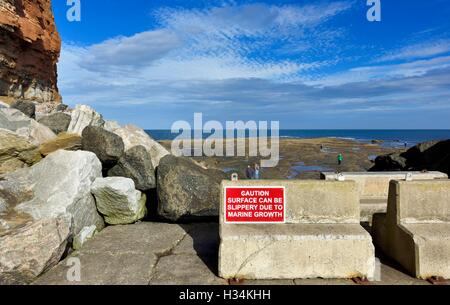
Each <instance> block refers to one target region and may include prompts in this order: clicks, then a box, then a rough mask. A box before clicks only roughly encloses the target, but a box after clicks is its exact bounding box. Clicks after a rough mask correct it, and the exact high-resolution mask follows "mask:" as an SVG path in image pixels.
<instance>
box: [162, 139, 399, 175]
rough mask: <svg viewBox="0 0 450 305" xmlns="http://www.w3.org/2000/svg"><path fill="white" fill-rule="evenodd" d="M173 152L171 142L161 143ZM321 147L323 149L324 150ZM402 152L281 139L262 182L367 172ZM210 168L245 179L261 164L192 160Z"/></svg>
mask: <svg viewBox="0 0 450 305" xmlns="http://www.w3.org/2000/svg"><path fill="white" fill-rule="evenodd" d="M160 143H161V144H162V145H163V146H165V147H166V148H168V149H169V150H170V149H171V141H160ZM321 146H322V149H321ZM398 151H402V150H401V149H396V148H387V147H383V146H382V145H380V144H367V143H361V142H357V141H352V140H345V139H336V138H315V139H287V138H283V139H280V162H279V164H278V165H277V166H276V167H274V168H264V169H263V170H262V179H320V172H322V171H341V172H348V171H352V172H353V171H356V172H360V171H367V170H368V169H370V168H371V167H372V166H373V162H372V161H371V160H370V159H373V158H374V157H375V156H378V155H382V154H387V153H392V152H398ZM339 153H341V154H343V156H344V162H343V163H342V165H340V166H339V165H338V164H337V156H338V154H339ZM192 158H193V159H194V160H196V161H197V162H200V163H201V164H203V165H205V166H206V167H208V168H216V169H220V170H222V171H224V172H227V173H230V174H231V173H234V172H236V173H238V174H239V177H240V178H241V179H244V178H245V169H246V167H247V165H249V164H254V163H255V162H258V161H260V160H261V159H260V158H256V157H248V152H247V156H246V157H192Z"/></svg>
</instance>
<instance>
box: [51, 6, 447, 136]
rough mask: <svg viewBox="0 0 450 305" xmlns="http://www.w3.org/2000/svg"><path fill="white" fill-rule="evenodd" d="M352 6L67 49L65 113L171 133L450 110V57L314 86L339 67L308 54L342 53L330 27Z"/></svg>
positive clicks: (230, 20)
mask: <svg viewBox="0 0 450 305" xmlns="http://www.w3.org/2000/svg"><path fill="white" fill-rule="evenodd" d="M349 5H350V4H348V2H335V3H333V4H328V5H327V4H321V5H308V6H302V7H300V6H270V5H248V6H221V7H216V8H209V9H204V10H185V9H165V10H159V11H157V12H156V13H155V14H156V17H157V20H159V22H160V23H159V28H158V27H155V28H154V29H152V30H149V31H146V32H143V33H138V34H135V35H133V36H130V37H116V38H112V39H110V40H107V41H104V42H101V43H98V44H95V45H91V46H83V47H82V46H77V45H72V44H67V43H64V44H63V47H62V53H61V58H60V63H59V66H58V68H59V87H60V90H61V93H62V95H63V98H64V101H65V102H66V103H69V104H71V105H73V104H76V103H86V104H91V105H93V106H95V107H100V109H99V110H101V111H102V112H104V113H105V115H106V117H107V118H122V120H127V119H128V118H130V119H131V120H132V121H133V122H134V123H137V124H141V125H142V127H146V128H155V127H157V128H158V127H159V128H169V127H170V123H168V122H171V121H172V120H174V119H177V118H182V117H183V115H186V113H190V114H191V113H192V112H194V111H206V112H208V113H210V114H213V115H216V117H215V118H216V119H221V118H223V117H224V116H226V115H238V116H241V115H242V116H245V115H248V116H250V117H251V118H252V119H257V117H254V116H272V115H273V116H291V117H292V118H293V119H291V121H292V122H299V121H300V118H302V119H303V120H308V118H309V117H307V116H306V115H311V114H315V115H318V117H319V118H321V117H322V114H327V113H329V114H331V113H342V114H343V115H344V114H350V113H353V112H359V113H368V114H370V113H374V112H388V111H400V110H401V109H405V108H408V107H410V105H407V104H406V103H407V101H409V100H413V101H415V103H416V104H415V105H419V104H420V102H424V101H427V102H426V103H424V104H423V105H422V106H421V107H422V108H426V109H436V108H445V107H447V106H445V105H447V104H448V103H447V104H446V103H445V101H448V98H449V96H450V93H449V89H448V88H449V87H450V84H449V80H448V73H447V75H446V74H445V73H443V74H439V73H438V72H439V71H440V70H445V69H447V70H445V71H449V70H450V56H441V57H437V58H432V59H424V60H415V61H413V62H409V63H404V64H379V65H373V66H362V67H357V68H352V69H348V70H346V71H344V72H339V73H335V74H331V75H330V74H328V75H327V76H325V77H321V78H314V79H313V78H312V76H311V75H315V74H316V72H317V71H319V69H321V68H323V67H328V66H333V65H334V64H335V63H336V61H335V58H333V57H331V58H330V57H327V60H316V59H311V58H315V56H311V57H308V56H306V55H304V54H308V52H313V53H323V52H326V50H327V49H328V50H331V52H333V53H337V52H338V51H339V50H337V49H336V48H333V41H334V40H333V39H337V38H338V39H342V36H336V34H337V35H339V34H342V33H340V32H339V30H338V29H330V28H329V27H327V26H325V25H326V24H325V23H326V22H327V21H328V20H329V19H330V18H332V17H333V16H336V15H337V14H340V13H342V12H344V11H345V10H347V9H348V8H349ZM274 49H275V50H277V51H280V53H277V54H274V53H273V52H274ZM289 52H295V53H301V55H298V54H296V56H293V57H291V56H289ZM429 52H430V51H429ZM434 52H437V51H436V50H435V51H434ZM404 54H407V52H405V53H404ZM408 54H410V55H411V54H413V52H412V51H409V53H408ZM415 54H418V53H415ZM420 54H424V52H422V53H420ZM314 55H315V54H314ZM293 58H295V59H293ZM299 58H301V59H299ZM136 105H139V106H138V107H136ZM102 107H103V108H102ZM136 109H138V110H136ZM417 109H419V106H418V108H417ZM230 110H231V111H230ZM152 114H156V115H153V116H152V118H151V119H149V118H148V117H149V116H151V115H152ZM165 116H166V117H165ZM313 117H314V116H311V118H313ZM316 118H317V116H316ZM230 119H231V118H230ZM234 119H236V118H234ZM311 120H312V119H311ZM315 121H316V122H317V119H315ZM125 122H127V121H125ZM162 124H164V125H162Z"/></svg>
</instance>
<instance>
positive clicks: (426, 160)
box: [370, 140, 450, 174]
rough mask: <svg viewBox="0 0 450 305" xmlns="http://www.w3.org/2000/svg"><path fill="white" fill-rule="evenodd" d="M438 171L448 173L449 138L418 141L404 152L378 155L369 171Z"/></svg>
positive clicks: (449, 162)
mask: <svg viewBox="0 0 450 305" xmlns="http://www.w3.org/2000/svg"><path fill="white" fill-rule="evenodd" d="M388 170H404V171H422V170H428V171H440V172H443V173H446V174H450V140H445V141H430V142H424V143H420V144H418V145H416V146H414V147H412V148H410V149H409V150H407V151H406V152H404V153H401V154H391V155H384V156H379V157H377V158H376V159H375V165H374V166H373V167H372V168H371V169H370V171H388Z"/></svg>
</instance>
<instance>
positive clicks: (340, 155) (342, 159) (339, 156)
mask: <svg viewBox="0 0 450 305" xmlns="http://www.w3.org/2000/svg"><path fill="white" fill-rule="evenodd" d="M337 160H338V165H341V164H342V162H343V161H344V156H343V155H342V154H339V155H338V157H337Z"/></svg>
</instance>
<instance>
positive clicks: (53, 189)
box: [0, 104, 226, 284]
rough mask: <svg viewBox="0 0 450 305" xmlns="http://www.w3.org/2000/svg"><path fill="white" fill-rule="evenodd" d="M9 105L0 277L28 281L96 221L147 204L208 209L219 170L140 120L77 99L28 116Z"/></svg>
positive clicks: (3, 122)
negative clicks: (126, 121) (115, 116)
mask: <svg viewBox="0 0 450 305" xmlns="http://www.w3.org/2000/svg"><path fill="white" fill-rule="evenodd" d="M20 105H22V104H20ZM16 108H19V109H21V110H19V109H16ZM16 108H13V107H10V106H8V105H4V106H2V107H0V244H1V245H2V246H1V247H0V284H22V283H30V282H32V281H34V280H35V279H36V277H38V276H40V275H41V274H42V273H44V272H46V271H47V270H48V269H49V268H51V267H53V266H55V265H56V264H57V263H58V262H59V261H60V260H61V259H63V258H64V254H65V253H67V251H68V250H70V249H73V250H79V249H80V248H81V247H82V246H83V244H84V243H85V242H86V241H87V240H88V239H90V238H92V237H93V236H94V235H95V234H96V233H97V232H100V231H101V230H102V229H103V228H104V227H105V226H108V225H126V224H132V223H135V222H138V221H140V220H142V219H144V218H145V217H146V215H147V214H148V213H149V212H148V211H156V212H153V214H155V213H157V215H151V216H152V217H153V218H154V217H159V218H161V219H165V220H170V221H179V220H183V221H184V220H186V219H189V218H192V217H204V216H217V215H218V207H219V202H218V200H217V198H219V192H220V182H221V181H222V179H225V178H226V177H225V174H224V173H222V172H220V171H217V170H210V169H206V168H204V167H201V166H200V165H198V164H197V163H196V162H194V161H192V160H191V159H188V158H179V157H175V156H173V155H171V154H170V153H169V152H168V151H167V150H166V149H165V148H164V147H163V146H162V145H160V144H159V143H158V142H156V141H155V140H153V139H152V138H151V137H150V136H148V134H147V133H146V132H145V131H144V130H143V129H140V128H138V127H136V126H132V125H127V126H120V125H119V124H118V123H116V122H112V121H105V120H103V118H102V116H101V115H100V114H99V113H97V112H96V111H95V110H93V109H92V108H90V107H88V106H83V105H79V106H77V107H76V108H75V109H73V110H69V109H67V108H65V107H62V108H58V109H59V110H56V111H53V112H52V113H50V114H46V115H43V114H42V113H39V112H37V113H35V117H36V118H38V120H35V119H33V115H30V113H31V112H29V111H28V110H29V108H28V107H16ZM22 111H25V112H26V114H25V113H23V112H22ZM155 204H157V206H154V205H155Z"/></svg>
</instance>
